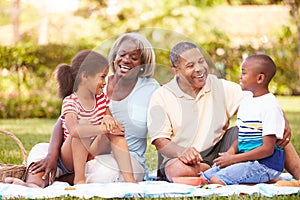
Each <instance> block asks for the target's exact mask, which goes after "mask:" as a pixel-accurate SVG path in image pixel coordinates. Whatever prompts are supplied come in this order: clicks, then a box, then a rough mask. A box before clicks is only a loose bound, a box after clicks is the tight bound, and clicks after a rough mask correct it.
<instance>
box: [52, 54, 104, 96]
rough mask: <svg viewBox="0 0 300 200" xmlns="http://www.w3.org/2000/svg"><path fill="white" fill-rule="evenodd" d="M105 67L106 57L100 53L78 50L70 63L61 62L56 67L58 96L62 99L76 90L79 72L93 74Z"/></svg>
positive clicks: (78, 82)
mask: <svg viewBox="0 0 300 200" xmlns="http://www.w3.org/2000/svg"><path fill="white" fill-rule="evenodd" d="M106 67H108V62H107V59H106V58H105V57H104V56H102V55H101V54H99V53H97V52H95V51H91V50H82V51H80V52H79V53H77V54H76V55H75V56H74V58H73V59H72V61H71V65H68V64H64V63H63V64H59V65H58V66H57V67H56V70H55V76H56V80H57V82H58V85H59V86H58V96H59V97H60V98H62V99H63V98H65V97H66V96H69V95H70V94H72V93H73V92H76V91H77V89H78V85H79V84H80V82H81V79H80V77H81V73H83V72H84V73H86V74H87V75H89V76H93V75H95V74H96V73H99V72H102V71H103V70H104V69H105V68H106Z"/></svg>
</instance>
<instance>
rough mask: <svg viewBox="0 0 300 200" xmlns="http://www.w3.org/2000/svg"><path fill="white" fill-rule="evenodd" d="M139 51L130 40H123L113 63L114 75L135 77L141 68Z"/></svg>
mask: <svg viewBox="0 0 300 200" xmlns="http://www.w3.org/2000/svg"><path fill="white" fill-rule="evenodd" d="M141 61H142V58H141V50H140V49H138V47H137V45H136V44H135V43H134V42H133V41H131V40H124V41H123V42H122V43H121V45H120V47H119V49H118V51H117V55H116V58H115V62H114V67H115V71H116V72H115V73H116V74H117V75H119V76H125V75H126V76H130V75H135V76H137V75H138V73H139V71H140V68H141Z"/></svg>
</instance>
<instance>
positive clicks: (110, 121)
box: [102, 115, 119, 132]
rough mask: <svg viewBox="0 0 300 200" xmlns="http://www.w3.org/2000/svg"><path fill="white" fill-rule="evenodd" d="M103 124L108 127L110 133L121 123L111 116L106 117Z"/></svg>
mask: <svg viewBox="0 0 300 200" xmlns="http://www.w3.org/2000/svg"><path fill="white" fill-rule="evenodd" d="M102 123H103V124H104V125H105V126H106V129H107V131H108V132H111V131H112V130H113V129H117V128H118V124H119V122H118V121H117V120H115V119H114V118H113V117H112V116H111V115H104V117H103V119H102Z"/></svg>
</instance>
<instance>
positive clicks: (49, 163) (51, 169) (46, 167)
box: [28, 156, 57, 184]
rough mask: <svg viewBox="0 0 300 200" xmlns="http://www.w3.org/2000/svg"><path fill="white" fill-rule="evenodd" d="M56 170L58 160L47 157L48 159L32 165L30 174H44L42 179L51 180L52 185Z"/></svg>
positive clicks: (29, 170)
mask: <svg viewBox="0 0 300 200" xmlns="http://www.w3.org/2000/svg"><path fill="white" fill-rule="evenodd" d="M56 170H57V160H56V159H53V158H51V157H50V156H47V157H46V158H44V159H42V160H40V161H38V162H34V163H33V164H32V165H30V167H29V169H28V172H29V173H32V174H36V173H40V172H44V175H43V176H42V179H43V180H46V179H47V178H49V184H52V183H53V182H54V179H55V174H56Z"/></svg>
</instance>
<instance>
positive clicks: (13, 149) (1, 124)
mask: <svg viewBox="0 0 300 200" xmlns="http://www.w3.org/2000/svg"><path fill="white" fill-rule="evenodd" d="M278 101H279V103H280V105H281V106H282V108H283V110H284V113H285V115H286V117H287V118H288V120H289V123H290V126H291V128H292V143H293V144H294V146H295V148H296V150H297V152H298V153H299V152H300V97H278ZM55 121H56V119H22V120H21V119H5V120H4V119H1V120H0V129H2V130H7V131H10V132H12V133H14V134H15V135H16V136H17V137H18V138H19V139H20V140H21V141H22V143H23V145H24V147H25V149H26V151H27V153H29V151H30V149H31V148H32V147H33V145H34V144H36V143H40V142H49V139H50V135H51V131H52V127H53V125H54V124H55ZM145 156H146V158H147V164H148V166H149V168H150V171H151V170H155V169H156V162H157V158H156V150H155V148H154V146H153V145H150V144H149V145H148V149H147V152H146V154H145ZM22 160H23V155H22V153H21V150H20V148H19V147H18V145H17V144H16V143H15V141H14V140H12V139H11V138H9V137H7V136H6V135H2V134H0V163H11V164H21V163H22ZM245 198H246V199H262V198H263V199H266V197H259V196H247V195H246V196H232V197H229V198H228V197H226V198H225V197H217V196H214V197H211V198H205V199H245ZM299 198H300V193H299V194H297V195H286V196H277V197H273V198H269V199H280V200H283V199H299ZM55 199H58V198H55ZM64 199H78V198H72V197H68V198H64ZM93 199H99V198H93ZM177 199H187V198H177ZM188 199H194V198H188Z"/></svg>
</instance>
